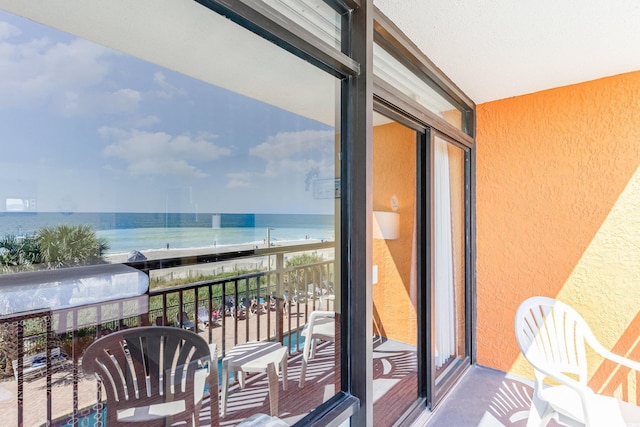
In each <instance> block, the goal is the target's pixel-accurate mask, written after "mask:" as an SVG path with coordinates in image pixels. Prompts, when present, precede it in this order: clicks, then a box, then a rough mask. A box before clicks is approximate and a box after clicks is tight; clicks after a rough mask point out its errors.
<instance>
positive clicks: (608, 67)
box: [374, 0, 640, 104]
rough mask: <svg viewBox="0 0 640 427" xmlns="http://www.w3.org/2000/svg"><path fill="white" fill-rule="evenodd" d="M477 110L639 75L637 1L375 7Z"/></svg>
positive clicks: (418, 1)
mask: <svg viewBox="0 0 640 427" xmlns="http://www.w3.org/2000/svg"><path fill="white" fill-rule="evenodd" d="M374 4H375V5H376V6H377V7H378V8H379V9H380V10H381V11H382V12H383V13H384V14H385V15H386V16H387V17H389V18H390V19H391V20H392V21H393V22H394V23H395V24H396V25H397V26H398V27H400V29H401V30H402V31H403V32H404V33H405V34H406V35H407V36H408V37H409V38H410V39H411V40H412V41H413V42H414V43H415V44H416V45H417V46H418V47H419V48H420V49H421V50H422V52H424V53H425V54H426V55H427V56H428V57H429V58H430V59H431V60H432V61H433V62H434V63H435V64H436V65H437V66H438V67H439V68H440V69H441V70H442V71H443V72H444V73H445V74H446V75H447V76H448V77H449V78H450V79H451V80H453V81H454V82H455V83H456V84H457V85H458V87H459V88H460V89H462V91H463V92H464V93H466V94H467V96H469V97H470V98H471V99H472V100H473V101H474V102H476V103H477V104H480V103H483V102H487V101H493V100H497V99H502V98H508V97H512V96H516V95H522V94H527V93H532V92H537V91H540V90H544V89H550V88H554V87H559V86H565V85H569V84H573V83H579V82H583V81H588V80H594V79H597V78H600V77H606V76H612V75H616V74H622V73H626V72H630V71H636V70H640V1H639V0H537V1H525V0H477V1H469V0H466V1H465V0H439V1H435V0H431V1H425V0H402V1H399V0H374Z"/></svg>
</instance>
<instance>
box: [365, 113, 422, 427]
mask: <svg viewBox="0 0 640 427" xmlns="http://www.w3.org/2000/svg"><path fill="white" fill-rule="evenodd" d="M416 168H417V159H416V132H415V131H414V130H412V129H410V128H408V127H405V126H403V125H401V124H400V123H398V122H396V121H393V120H390V119H387V118H385V117H382V116H380V115H376V116H375V126H374V129H373V211H374V212H373V236H372V237H373V240H372V263H373V285H372V286H373V288H372V295H373V331H374V343H373V400H374V403H373V421H374V425H375V426H381V427H385V426H391V425H393V424H394V423H395V422H397V420H398V419H400V418H402V417H403V414H404V413H405V412H406V411H407V410H408V409H409V408H411V407H412V405H414V404H415V402H416V401H417V399H418V397H419V393H418V364H417V360H418V359H417V343H418V298H417V287H418V286H419V284H418V280H417V275H416V265H417V239H416V232H417V231H416V230H417V222H416V206H417V203H416V191H417V186H416V178H417V174H416Z"/></svg>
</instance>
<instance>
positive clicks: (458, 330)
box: [430, 132, 470, 404]
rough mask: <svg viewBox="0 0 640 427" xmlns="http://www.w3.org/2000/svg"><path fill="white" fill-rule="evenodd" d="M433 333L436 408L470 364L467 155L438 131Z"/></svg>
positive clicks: (434, 171)
mask: <svg viewBox="0 0 640 427" xmlns="http://www.w3.org/2000/svg"><path fill="white" fill-rule="evenodd" d="M431 153H432V163H431V164H432V172H431V176H432V206H431V212H432V238H431V242H432V248H433V251H432V253H431V256H430V260H431V263H432V266H431V279H432V280H431V301H432V304H431V307H432V310H433V311H432V315H431V319H430V320H431V328H430V330H431V332H432V334H433V335H432V340H431V343H432V349H431V354H432V359H433V363H432V368H433V373H432V375H433V377H434V382H433V383H432V384H434V390H433V396H432V397H433V399H431V401H432V404H433V403H436V402H437V400H439V398H440V397H441V395H442V394H443V393H444V391H446V389H447V388H448V385H449V384H450V383H452V382H453V380H454V379H455V378H456V376H457V375H456V374H457V373H459V372H460V371H461V368H463V367H464V366H465V365H466V364H468V363H469V362H468V360H469V359H468V357H467V356H468V354H469V351H468V350H469V349H468V345H467V343H468V336H467V332H466V331H467V324H468V321H469V320H470V319H469V316H468V314H467V286H466V283H467V281H466V274H465V272H466V268H465V265H466V259H467V255H466V254H467V247H466V239H465V236H466V230H467V223H468V221H467V209H466V203H465V200H466V199H465V187H466V185H465V164H466V158H467V156H466V153H465V150H464V149H463V148H461V147H460V146H459V145H456V144H455V143H454V142H453V141H450V140H448V139H446V138H445V137H443V136H441V135H440V134H438V133H437V132H434V135H433V139H432V150H431Z"/></svg>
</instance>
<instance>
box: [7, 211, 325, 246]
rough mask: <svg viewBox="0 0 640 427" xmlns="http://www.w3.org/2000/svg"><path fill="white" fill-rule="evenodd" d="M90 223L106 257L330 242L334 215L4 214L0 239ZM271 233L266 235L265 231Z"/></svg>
mask: <svg viewBox="0 0 640 427" xmlns="http://www.w3.org/2000/svg"><path fill="white" fill-rule="evenodd" d="M58 224H70V225H89V226H90V227H92V228H93V229H94V230H95V231H96V235H97V236H98V237H99V238H104V239H105V240H106V241H107V242H108V244H109V250H108V251H107V254H119V253H128V252H129V251H132V250H138V251H141V252H144V251H147V250H157V249H166V248H167V245H168V247H169V248H171V249H195V248H206V247H224V246H234V245H242V244H260V243H265V242H266V239H267V235H268V234H269V235H270V237H271V241H272V243H276V242H278V241H289V242H297V241H304V240H321V241H327V240H334V239H335V232H334V227H335V224H334V216H333V215H309V214H307V215H303V214H232V213H231V214H228V213H223V214H215V213H198V214H194V213H77V212H73V213H71V212H37V213H31V212H2V213H0V237H3V236H7V235H14V236H26V235H30V234H34V233H36V232H37V231H38V230H39V229H40V228H42V227H44V226H54V225H58ZM268 229H270V230H269V231H267V230H268Z"/></svg>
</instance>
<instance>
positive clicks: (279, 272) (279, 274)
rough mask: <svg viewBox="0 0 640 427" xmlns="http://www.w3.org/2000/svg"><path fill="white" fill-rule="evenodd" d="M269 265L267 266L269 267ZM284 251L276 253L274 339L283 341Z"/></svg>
mask: <svg viewBox="0 0 640 427" xmlns="http://www.w3.org/2000/svg"><path fill="white" fill-rule="evenodd" d="M270 267H271V266H269V268H270ZM283 290H284V253H282V252H278V253H277V254H276V341H278V342H280V343H282V342H283V341H284V316H283V314H284V298H283V297H282V295H283V293H282V292H283Z"/></svg>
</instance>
